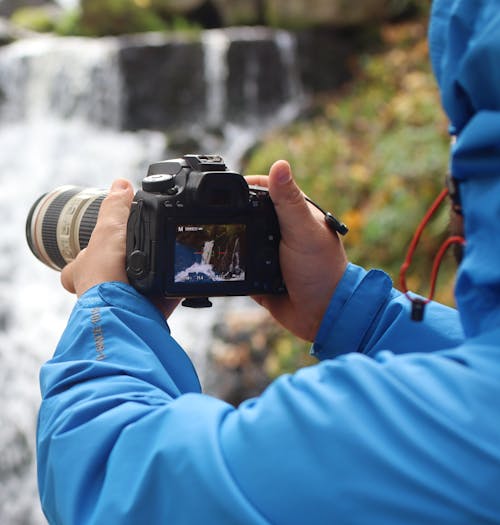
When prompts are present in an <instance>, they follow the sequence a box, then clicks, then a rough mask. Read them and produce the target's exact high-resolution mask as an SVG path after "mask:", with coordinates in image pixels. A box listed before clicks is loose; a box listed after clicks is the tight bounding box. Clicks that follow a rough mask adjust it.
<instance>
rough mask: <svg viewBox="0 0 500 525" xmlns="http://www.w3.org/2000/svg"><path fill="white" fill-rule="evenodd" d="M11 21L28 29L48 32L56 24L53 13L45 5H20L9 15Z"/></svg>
mask: <svg viewBox="0 0 500 525" xmlns="http://www.w3.org/2000/svg"><path fill="white" fill-rule="evenodd" d="M11 21H12V22H13V23H14V24H16V25H18V26H20V27H23V28H25V29H29V30H30V31H36V32H38V33H50V32H51V31H53V30H54V28H55V26H56V23H57V22H56V20H55V18H54V13H53V12H52V11H51V10H49V9H47V7H46V6H36V7H21V8H20V9H17V10H16V11H15V12H14V13H13V14H12V16H11Z"/></svg>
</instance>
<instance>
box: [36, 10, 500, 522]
mask: <svg viewBox="0 0 500 525" xmlns="http://www.w3.org/2000/svg"><path fill="white" fill-rule="evenodd" d="M497 4H498V2H495V1H493V0H491V1H487V0H483V1H481V2H479V1H477V2H476V1H472V0H469V1H466V0H441V1H437V2H435V5H434V10H433V24H432V27H431V44H432V59H433V64H434V68H435V71H436V76H437V78H438V81H439V83H440V87H441V90H442V95H443V104H444V106H445V108H446V109H447V111H448V114H449V116H450V119H451V122H452V125H453V127H454V129H455V130H456V132H457V134H458V141H457V143H456V145H455V147H454V151H453V153H452V168H453V171H454V174H455V175H456V176H457V177H458V178H460V181H461V183H460V190H461V197H462V201H463V206H464V210H465V228H466V235H467V246H466V253H465V259H464V261H463V263H462V265H461V267H460V270H459V276H458V282H457V289H456V295H457V303H458V305H459V315H458V314H457V312H456V311H455V310H452V309H450V308H446V307H444V306H441V305H439V304H436V303H431V305H430V306H429V309H428V310H427V311H426V317H425V321H424V322H423V323H414V322H412V321H411V320H410V318H409V305H408V303H407V300H406V299H405V298H404V297H403V296H401V294H399V293H398V292H397V291H395V290H394V289H393V288H392V285H391V282H390V280H389V278H388V277H387V276H386V275H385V274H384V273H383V272H380V271H376V270H372V271H370V272H366V271H365V270H363V269H361V268H359V267H357V266H354V265H349V266H348V268H347V270H346V272H345V274H344V276H343V279H342V281H341V283H340V284H339V286H338V288H337V290H336V292H335V294H334V296H333V298H332V300H331V303H330V306H329V308H328V311H327V312H326V315H325V317H324V319H323V322H322V325H321V327H320V330H319V332H318V336H317V340H316V341H315V344H314V347H313V351H314V353H315V355H316V356H317V357H318V359H319V363H318V364H317V365H315V366H312V367H308V368H305V369H303V370H300V371H299V372H297V373H296V374H294V375H287V376H283V377H281V378H279V379H278V380H277V381H275V382H274V383H273V384H272V385H271V386H270V387H269V388H268V389H267V390H266V391H265V392H264V393H263V394H262V395H261V396H260V397H258V398H255V399H251V400H248V401H246V402H244V403H243V404H242V405H241V406H240V407H239V408H238V409H235V408H233V407H232V406H230V405H228V404H226V403H224V402H223V401H220V400H217V399H214V398H211V397H208V396H205V395H203V394H201V393H200V387H199V383H198V379H197V377H196V373H195V371H194V369H193V366H192V364H191V362H190V360H189V359H188V357H187V356H186V354H185V353H184V352H183V350H182V349H181V348H180V347H179V346H178V345H177V344H176V343H175V341H174V339H172V337H171V336H170V333H169V329H168V327H167V325H166V324H165V322H164V320H163V319H162V317H161V315H160V314H159V312H158V311H157V310H156V309H155V308H154V307H153V306H152V305H151V304H150V303H149V302H148V301H147V300H146V299H144V298H143V297H142V296H141V295H139V294H138V293H137V292H136V291H135V290H133V289H132V288H131V287H129V286H127V285H123V284H119V283H106V284H102V285H100V286H97V287H95V288H93V289H91V290H89V291H88V292H87V293H86V294H84V295H83V296H82V297H81V298H80V300H79V301H78V303H77V305H76V307H75V309H74V311H73V313H72V315H71V318H70V320H69V323H68V326H67V328H66V330H65V332H64V334H63V336H62V339H61V341H60V344H59V346H58V348H57V350H56V353H55V356H54V358H53V359H52V360H51V361H49V362H48V363H47V364H46V365H45V366H44V367H43V369H42V372H41V387H42V394H43V403H42V406H41V409H40V415H39V427H38V443H37V445H38V469H39V470H38V472H39V474H38V475H39V488H40V495H41V500H42V504H43V508H44V511H45V513H46V516H47V518H48V520H49V522H50V523H51V524H65V525H66V524H73V523H78V524H101V523H102V524H106V525H108V524H110V523H117V524H118V523H119V524H120V525H121V524H128V523H130V524H156V523H162V524H163V523H165V524H167V523H168V524H176V525H181V524H214V525H215V524H217V525H223V524H268V523H273V524H278V523H283V524H287V525H293V524H301V525H302V524H305V523H311V524H313V523H314V524H336V523H339V524H358V523H359V524H367V523H369V524H383V525H390V524H405V525H406V524H410V525H411V524H438V523H439V524H441V523H443V524H444V523H446V524H483V523H484V524H492V523H500V497H499V496H500V489H499V487H500V238H499V232H500V221H499V219H500V142H499V140H498V137H499V136H500V113H499V107H498V106H499V105H500V73H499V72H498V71H499V68H498V67H497V64H498V62H499V60H500V58H499V57H500V9H498V6H497ZM471 33H473V34H474V35H475V36H473V37H470V35H471ZM466 37H467V38H466ZM469 37H470V38H469ZM497 132H498V133H497ZM459 316H460V317H459Z"/></svg>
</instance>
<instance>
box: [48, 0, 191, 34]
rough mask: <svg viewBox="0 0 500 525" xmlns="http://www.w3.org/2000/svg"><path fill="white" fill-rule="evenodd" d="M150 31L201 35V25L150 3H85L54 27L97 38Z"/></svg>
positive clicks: (60, 31) (144, 0) (118, 0)
mask: <svg viewBox="0 0 500 525" xmlns="http://www.w3.org/2000/svg"><path fill="white" fill-rule="evenodd" d="M147 31H181V32H183V33H194V34H198V33H199V31H200V26H199V25H198V24H196V23H193V22H190V21H189V20H187V19H186V18H184V17H182V16H179V15H172V16H169V15H168V14H167V13H166V12H165V8H164V7H163V9H161V10H160V9H159V8H158V7H157V6H156V4H152V3H150V2H149V1H147V0H82V3H81V8H80V9H77V10H70V11H67V12H66V13H65V14H64V15H63V16H62V17H61V19H60V20H59V22H58V23H57V25H56V27H55V32H56V33H58V34H59V35H63V36H71V35H77V36H89V37H96V36H97V37H98V36H106V35H122V34H129V33H142V32H147Z"/></svg>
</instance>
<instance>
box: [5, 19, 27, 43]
mask: <svg viewBox="0 0 500 525" xmlns="http://www.w3.org/2000/svg"><path fill="white" fill-rule="evenodd" d="M30 36H33V33H32V32H31V31H28V30H26V29H22V28H20V27H17V26H16V25H14V24H12V23H11V22H9V21H8V20H6V19H5V18H0V46H4V45H6V44H10V43H12V42H14V41H15V40H19V39H20V38H28V37H30Z"/></svg>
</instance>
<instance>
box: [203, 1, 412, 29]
mask: <svg viewBox="0 0 500 525" xmlns="http://www.w3.org/2000/svg"><path fill="white" fill-rule="evenodd" d="M213 2H214V4H215V5H216V7H217V9H218V10H219V12H220V14H221V17H222V19H223V21H224V23H225V25H235V24H244V23H247V24H256V23H266V24H271V25H273V26H276V27H286V28H308V27H318V26H350V25H359V24H363V23H366V22H370V21H373V20H374V19H379V20H380V19H386V18H390V17H393V16H397V15H399V14H401V13H402V12H403V11H404V10H405V9H407V8H408V6H409V5H410V4H411V3H412V0H399V1H397V2H388V1H387V0H356V1H347V0H213Z"/></svg>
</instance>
